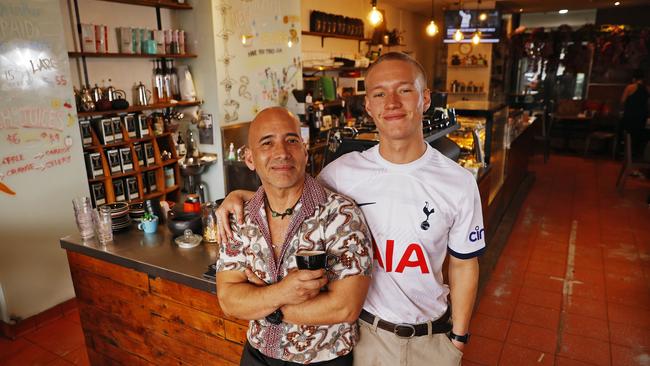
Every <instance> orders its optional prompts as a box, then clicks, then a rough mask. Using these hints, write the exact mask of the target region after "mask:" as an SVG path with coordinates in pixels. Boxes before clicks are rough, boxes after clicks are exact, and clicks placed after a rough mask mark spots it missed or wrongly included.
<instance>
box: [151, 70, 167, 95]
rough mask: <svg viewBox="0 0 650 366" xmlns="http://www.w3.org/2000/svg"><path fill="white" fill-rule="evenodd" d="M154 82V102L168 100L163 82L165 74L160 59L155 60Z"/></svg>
mask: <svg viewBox="0 0 650 366" xmlns="http://www.w3.org/2000/svg"><path fill="white" fill-rule="evenodd" d="M152 84H153V93H152V94H153V102H154V103H155V104H157V103H164V102H166V98H165V94H164V93H165V86H164V82H163V74H162V69H161V68H160V67H159V64H158V60H154V68H153V77H152Z"/></svg>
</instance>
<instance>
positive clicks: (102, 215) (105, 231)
mask: <svg viewBox="0 0 650 366" xmlns="http://www.w3.org/2000/svg"><path fill="white" fill-rule="evenodd" d="M94 221H95V231H96V233H97V240H99V243H100V244H102V245H106V244H107V243H109V242H111V241H113V219H112V218H111V208H110V207H109V206H100V207H99V210H98V211H95V212H94Z"/></svg>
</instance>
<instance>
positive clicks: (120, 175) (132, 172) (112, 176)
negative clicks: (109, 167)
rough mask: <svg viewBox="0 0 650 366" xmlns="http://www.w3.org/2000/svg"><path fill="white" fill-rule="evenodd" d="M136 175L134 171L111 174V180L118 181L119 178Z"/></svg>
mask: <svg viewBox="0 0 650 366" xmlns="http://www.w3.org/2000/svg"><path fill="white" fill-rule="evenodd" d="M136 174H138V172H137V171H136V170H131V171H128V172H125V173H115V174H111V179H120V178H124V177H130V176H132V175H136Z"/></svg>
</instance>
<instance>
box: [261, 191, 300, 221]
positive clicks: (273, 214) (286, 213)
mask: <svg viewBox="0 0 650 366" xmlns="http://www.w3.org/2000/svg"><path fill="white" fill-rule="evenodd" d="M264 200H265V201H266V207H268V208H269V211H271V217H279V218H280V220H284V217H285V216H291V215H293V209H294V208H295V207H296V205H297V204H298V202H300V198H298V201H296V203H294V204H293V206H291V207H289V208H287V209H286V210H284V212H282V213H281V212H278V211H275V210H274V209H273V208H272V207H271V204H270V203H269V200H268V199H267V198H266V197H264Z"/></svg>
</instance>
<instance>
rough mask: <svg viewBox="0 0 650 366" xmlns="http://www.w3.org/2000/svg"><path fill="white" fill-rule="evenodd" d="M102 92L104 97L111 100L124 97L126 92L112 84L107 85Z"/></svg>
mask: <svg viewBox="0 0 650 366" xmlns="http://www.w3.org/2000/svg"><path fill="white" fill-rule="evenodd" d="M104 93H105V95H106V98H107V99H108V100H109V101H111V102H112V101H114V100H116V99H126V93H125V92H124V90H120V89H115V88H114V87H113V86H112V85H109V86H108V87H107V88H106V90H105V92H104Z"/></svg>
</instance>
